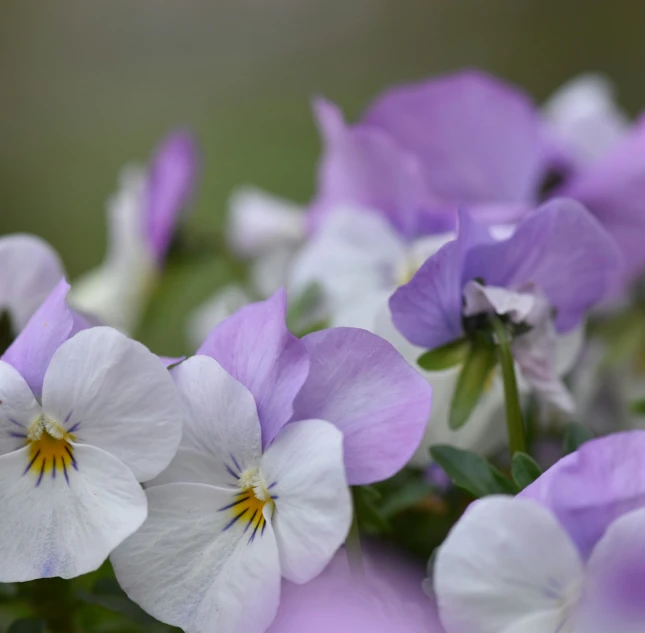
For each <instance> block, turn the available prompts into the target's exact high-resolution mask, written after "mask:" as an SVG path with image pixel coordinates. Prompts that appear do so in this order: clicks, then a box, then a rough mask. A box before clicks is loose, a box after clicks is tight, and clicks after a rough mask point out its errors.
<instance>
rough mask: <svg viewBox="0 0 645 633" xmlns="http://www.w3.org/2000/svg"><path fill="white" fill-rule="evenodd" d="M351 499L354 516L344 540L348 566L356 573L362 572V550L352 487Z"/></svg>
mask: <svg viewBox="0 0 645 633" xmlns="http://www.w3.org/2000/svg"><path fill="white" fill-rule="evenodd" d="M352 499H353V501H354V504H353V506H354V516H353V518H352V525H351V527H350V528H349V534H348V535H347V541H346V542H345V549H346V550H347V559H348V561H349V566H350V568H351V570H352V572H354V573H355V574H356V575H358V576H361V575H362V574H363V551H362V549H361V535H360V532H359V530H358V514H357V512H356V493H355V492H354V490H353V489H352Z"/></svg>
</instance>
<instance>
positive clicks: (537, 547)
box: [434, 497, 584, 633]
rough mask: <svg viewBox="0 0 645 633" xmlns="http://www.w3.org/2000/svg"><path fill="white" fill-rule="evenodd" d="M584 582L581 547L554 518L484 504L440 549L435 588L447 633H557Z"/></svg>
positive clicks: (508, 502) (502, 500) (489, 501)
mask: <svg viewBox="0 0 645 633" xmlns="http://www.w3.org/2000/svg"><path fill="white" fill-rule="evenodd" d="M583 578H584V571H583V565H582V561H581V559H580V557H579V555H578V553H577V551H576V548H575V546H574V545H573V543H572V542H571V541H570V540H569V538H568V536H567V534H566V532H565V531H564V530H563V529H562V528H561V527H560V526H559V525H558V522H557V520H556V519H555V517H554V516H553V515H552V514H551V513H550V512H548V511H547V510H545V509H544V508H542V507H540V506H539V505H538V504H536V503H533V502H530V501H525V500H518V499H512V498H510V497H487V498H486V499H482V500H481V501H477V502H475V503H474V504H473V505H471V506H470V508H469V509H468V510H467V511H466V513H465V514H464V516H463V517H462V518H461V520H460V521H459V522H458V523H457V524H456V525H455V527H453V529H452V531H451V532H450V534H449V535H448V538H447V539H446V541H445V542H444V543H443V545H442V546H441V547H440V548H439V551H438V554H437V559H436V564H435V573H434V588H435V593H436V596H437V601H438V604H439V614H440V616H441V620H442V622H443V624H444V627H445V628H446V632H447V633H466V632H468V631H478V633H546V632H547V631H548V632H549V633H557V631H561V630H566V628H563V626H564V622H566V621H567V615H568V614H567V610H566V606H567V605H566V600H567V598H568V597H569V596H570V593H571V592H575V590H576V589H577V588H578V587H579V584H580V583H581V582H582V580H583Z"/></svg>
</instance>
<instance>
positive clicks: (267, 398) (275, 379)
mask: <svg viewBox="0 0 645 633" xmlns="http://www.w3.org/2000/svg"><path fill="white" fill-rule="evenodd" d="M286 304H287V296H286V293H285V292H284V290H279V291H278V292H276V293H275V295H273V296H272V297H271V298H270V299H267V300H266V301H261V302H259V303H252V304H250V305H248V306H245V307H244V308H242V309H241V310H239V311H238V312H237V313H236V314H234V315H233V316H231V317H229V318H228V319H226V320H225V321H223V322H222V323H220V325H218V326H217V327H216V328H215V329H214V330H213V331H212V332H211V333H210V334H209V335H208V337H207V338H206V340H205V341H204V343H203V344H202V346H201V347H200V348H199V349H198V350H197V353H198V354H202V355H205V356H211V357H212V358H214V359H215V360H216V361H217V362H218V363H219V364H220V365H222V367H223V368H224V369H225V370H226V371H227V372H228V373H229V374H231V376H233V378H235V379H236V380H239V381H240V382H241V383H242V384H243V385H244V386H245V387H246V388H247V389H248V390H249V391H250V392H251V393H252V394H253V397H254V398H255V402H256V404H257V409H258V414H259V416H260V422H261V424H262V444H263V446H268V444H270V443H271V441H272V440H273V438H274V437H275V436H276V435H277V433H278V431H279V430H280V429H281V428H282V427H283V426H284V425H285V424H286V423H287V421H288V420H289V419H290V418H291V415H292V413H293V401H294V398H295V397H296V394H297V393H298V391H300V387H301V386H302V385H303V383H304V382H305V379H306V377H307V373H308V371H309V358H308V356H307V350H306V348H305V346H304V344H303V343H302V342H301V341H300V340H299V339H298V338H296V337H295V336H294V335H293V334H291V332H289V330H288V329H287V326H286V323H285V318H286Z"/></svg>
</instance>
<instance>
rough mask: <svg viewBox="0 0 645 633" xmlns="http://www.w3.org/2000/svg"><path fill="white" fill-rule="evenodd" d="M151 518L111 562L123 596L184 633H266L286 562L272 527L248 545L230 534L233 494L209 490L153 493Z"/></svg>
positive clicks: (167, 488)
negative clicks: (280, 556) (281, 559)
mask: <svg viewBox="0 0 645 633" xmlns="http://www.w3.org/2000/svg"><path fill="white" fill-rule="evenodd" d="M147 496H148V508H149V511H148V520H147V521H146V522H145V523H144V525H143V527H142V528H141V529H140V530H139V531H138V532H137V533H136V534H135V535H134V536H132V537H131V538H129V539H128V540H127V541H125V543H123V545H122V546H121V547H119V548H118V549H117V550H116V551H115V552H114V553H113V554H112V557H111V560H112V565H113V566H114V571H115V573H116V577H117V580H118V581H119V584H120V585H121V587H123V589H124V590H125V592H126V593H127V594H128V596H130V598H131V599H132V600H134V601H135V602H136V603H137V604H139V605H140V606H141V607H142V608H143V609H145V610H146V611H147V612H148V613H150V614H151V615H153V616H154V617H155V618H157V619H158V620H161V621H162V622H166V623H168V624H172V625H174V626H179V627H181V628H182V629H184V630H185V631H190V632H196V631H217V632H218V633H240V631H244V632H245V633H264V631H265V630H266V628H267V627H268V626H269V624H270V623H271V621H272V620H273V618H274V617H275V614H276V612H277V609H278V603H279V595H280V562H279V560H278V548H277V546H276V541H275V536H274V533H273V529H272V528H271V524H270V523H267V524H266V528H265V530H264V532H263V534H262V535H261V537H260V538H255V539H253V540H252V541H249V538H248V534H245V532H244V528H243V526H242V524H241V522H237V523H235V524H233V525H231V526H230V528H229V529H226V525H227V524H228V523H229V522H230V515H229V513H228V512H222V511H221V509H222V508H224V507H225V506H226V505H228V504H229V503H230V500H231V498H232V495H231V493H230V492H228V491H224V490H221V489H218V488H215V487H213V486H206V485H203V484H168V485H164V486H157V487H155V488H151V489H150V490H148V491H147Z"/></svg>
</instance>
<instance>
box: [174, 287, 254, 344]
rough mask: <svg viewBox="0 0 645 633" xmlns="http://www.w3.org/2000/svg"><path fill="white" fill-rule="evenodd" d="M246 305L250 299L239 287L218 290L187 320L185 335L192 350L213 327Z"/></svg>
mask: <svg viewBox="0 0 645 633" xmlns="http://www.w3.org/2000/svg"><path fill="white" fill-rule="evenodd" d="M248 303H251V298H250V297H249V295H248V293H247V292H246V291H245V290H244V288H242V287H241V286H238V285H236V284H229V285H227V286H224V287H223V288H220V289H219V290H218V291H217V292H216V293H215V294H214V295H213V296H212V297H211V298H210V299H208V300H207V301H205V302H204V303H202V304H201V305H200V306H198V307H197V308H196V309H195V310H194V311H193V312H192V313H191V314H190V316H189V318H188V323H187V326H186V334H187V338H188V341H189V343H190V344H191V346H192V348H194V349H197V348H198V347H199V346H200V345H201V344H202V341H203V340H204V339H205V338H206V337H207V336H208V334H209V332H210V331H211V330H212V329H213V328H214V327H215V326H217V325H219V324H220V323H221V322H222V321H224V319H227V318H228V317H230V316H231V315H232V314H234V313H235V312H236V311H237V310H239V309H240V308H243V307H244V306H245V305H247V304H248Z"/></svg>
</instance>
